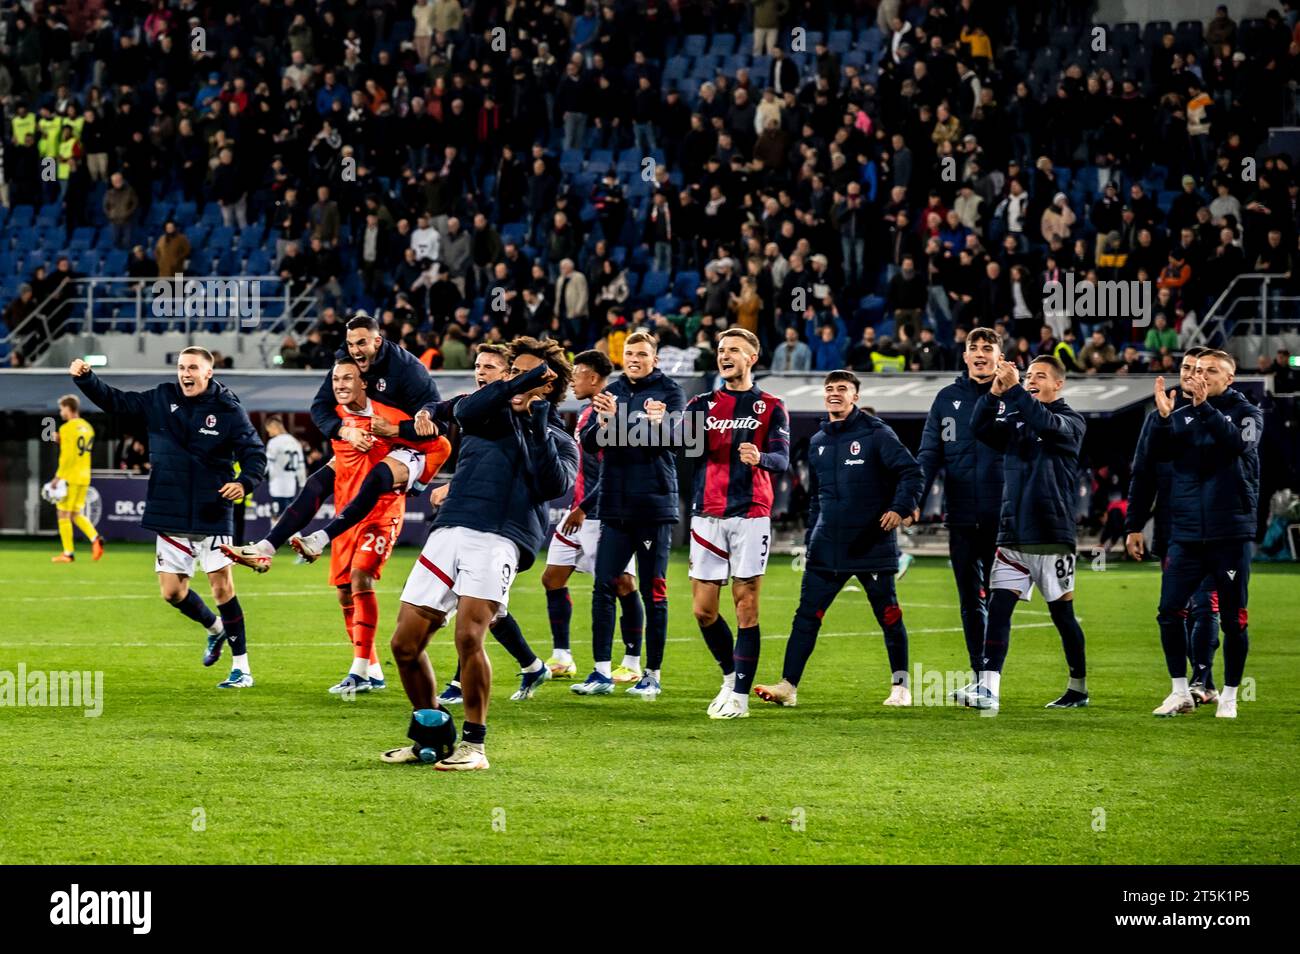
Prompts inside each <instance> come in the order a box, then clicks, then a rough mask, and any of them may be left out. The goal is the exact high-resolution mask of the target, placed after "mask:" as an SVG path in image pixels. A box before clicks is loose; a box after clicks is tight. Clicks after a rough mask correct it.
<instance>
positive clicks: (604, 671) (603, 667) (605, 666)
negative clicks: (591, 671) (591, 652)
mask: <svg viewBox="0 0 1300 954" xmlns="http://www.w3.org/2000/svg"><path fill="white" fill-rule="evenodd" d="M596 672H598V673H600V674H601V675H602V676H604V677H605V678H606V679H608V678H609V673H610V666H609V660H606V661H605V662H598V663H596Z"/></svg>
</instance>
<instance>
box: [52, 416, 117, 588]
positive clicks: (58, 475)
mask: <svg viewBox="0 0 1300 954" xmlns="http://www.w3.org/2000/svg"><path fill="white" fill-rule="evenodd" d="M59 417H61V418H62V419H63V423H62V424H60V425H59V430H58V432H57V433H56V437H58V440H59V469H58V470H57V471H55V474H54V479H53V480H51V481H50V482H49V483H48V484H46V485H45V491H44V494H45V495H46V496H47V498H48V499H49V500H50V501H51V502H52V503H54V505H55V506H56V507H57V508H58V518H59V541H60V542H61V543H62V544H63V552H62V553H56V554H55V555H54V556H53V557H51V558H50V560H51V562H53V563H71V562H72V561H73V560H74V559H75V558H76V556H75V553H74V551H73V543H72V527H73V524H75V525H76V527H77V529H78V530H80V531H81V532H82V533H84V534H85V535H86V539H87V540H89V541H90V557H91V559H92V560H98V559H99V558H100V557H102V556H103V555H104V538H103V537H101V536H100V535H99V531H98V530H96V529H95V525H94V524H93V523H91V522H90V520H89V519H88V518H87V517H86V494H87V493H89V492H90V449H91V448H92V447H93V446H94V444H95V429H94V428H93V427H91V426H90V422H89V421H87V420H86V419H85V418H84V417H82V416H81V400H80V399H79V398H78V397H77V396H76V395H75V394H65V395H63V397H61V398H59Z"/></svg>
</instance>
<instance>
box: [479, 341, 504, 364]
mask: <svg viewBox="0 0 1300 954" xmlns="http://www.w3.org/2000/svg"><path fill="white" fill-rule="evenodd" d="M478 354H494V355H496V356H497V357H498V358H500V359H501V360H502V361H504V362H505V363H506V364H507V365H508V364H510V346H509V345H507V344H501V343H499V342H496V341H484V342H483V343H482V344H480V345H479V346H478ZM476 356H477V355H476Z"/></svg>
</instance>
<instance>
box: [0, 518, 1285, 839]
mask: <svg viewBox="0 0 1300 954" xmlns="http://www.w3.org/2000/svg"><path fill="white" fill-rule="evenodd" d="M78 543H79V547H80V548H81V549H80V552H79V558H78V561H77V563H75V564H74V565H71V566H55V565H51V564H50V563H49V562H48V561H49V555H50V553H51V552H52V547H51V545H50V544H49V543H5V544H3V545H0V586H3V589H4V593H5V597H4V600H3V603H4V612H3V614H0V670H6V671H10V672H16V671H17V667H18V665H19V664H20V663H21V664H25V666H26V668H27V670H28V671H29V672H31V671H36V670H42V671H50V670H74V669H75V670H102V671H103V673H104V690H103V712H102V715H101V716H100V717H98V718H86V717H85V716H84V715H83V713H82V711H81V710H79V709H71V708H52V707H47V708H17V707H15V708H8V707H5V708H0V752H3V753H4V755H3V758H0V790H2V791H3V792H4V793H5V795H4V798H3V799H0V863H5V864H14V863H145V862H149V863H173V864H174V863H179V864H202V863H240V862H254V863H259V862H276V863H296V862H315V863H332V862H355V861H364V862H386V863H434V862H437V863H455V862H473V863H495V862H515V863H557V862H584V863H603V862H634V863H655V862H721V863H768V862H799V863H828V862H859V863H949V862H955V863H986V864H987V863H993V864H1010V863H1075V862H1080V863H1082V862H1088V863H1158V864H1179V863H1210V864H1218V863H1278V862H1282V863H1296V862H1297V861H1300V850H1298V849H1297V841H1298V839H1297V813H1296V811H1295V801H1294V778H1295V774H1294V773H1295V753H1296V740H1297V732H1296V727H1297V723H1296V714H1297V707H1298V702H1300V695H1297V687H1298V686H1300V678H1297V677H1300V657H1298V648H1300V647H1298V640H1297V633H1298V628H1297V624H1296V620H1297V619H1298V618H1300V585H1298V584H1300V574H1297V573H1296V572H1295V571H1294V570H1293V569H1286V568H1280V567H1261V566H1258V565H1257V566H1256V568H1255V572H1254V577H1253V579H1252V593H1251V615H1252V619H1251V623H1252V625H1251V635H1252V638H1253V644H1254V645H1253V646H1252V650H1251V655H1250V660H1249V663H1248V666H1247V676H1248V677H1250V678H1252V679H1253V680H1254V683H1253V690H1254V700H1253V701H1245V702H1243V703H1242V704H1241V715H1240V717H1239V718H1238V719H1237V720H1236V721H1235V722H1233V721H1228V720H1224V719H1215V718H1214V717H1213V711H1210V710H1205V709H1203V710H1202V711H1200V712H1198V713H1197V714H1195V715H1193V716H1185V717H1181V718H1177V719H1172V720H1160V719H1155V718H1153V717H1152V716H1151V714H1150V713H1151V709H1152V708H1153V707H1154V706H1155V705H1156V704H1157V703H1159V702H1160V700H1161V699H1162V698H1163V697H1164V695H1165V693H1166V692H1167V691H1168V680H1167V678H1166V675H1165V672H1164V665H1163V660H1162V656H1161V653H1160V647H1159V641H1158V637H1157V633H1156V628H1155V622H1154V615H1155V602H1156V596H1157V589H1158V581H1159V572H1158V570H1157V569H1156V567H1155V566H1154V565H1146V566H1141V567H1135V566H1131V565H1122V566H1116V565H1114V564H1112V565H1111V567H1110V568H1109V569H1108V570H1107V571H1105V572H1089V571H1088V570H1087V569H1086V567H1087V561H1086V560H1085V561H1082V562H1083V567H1084V569H1083V570H1082V572H1081V573H1080V575H1079V582H1078V604H1077V605H1078V612H1079V615H1080V617H1081V619H1082V622H1083V627H1084V630H1085V632H1086V633H1087V637H1088V656H1089V664H1090V670H1089V683H1090V688H1091V691H1092V700H1093V705H1092V708H1090V709H1087V710H1082V711H1068V712H1049V711H1044V710H1043V708H1042V706H1043V704H1044V703H1045V702H1047V701H1049V700H1050V699H1052V698H1054V697H1055V696H1056V695H1057V694H1058V693H1059V692H1060V691H1061V689H1063V688H1064V684H1065V669H1064V660H1063V658H1062V655H1061V649H1060V644H1059V641H1058V639H1057V636H1056V633H1055V631H1054V630H1053V629H1052V628H1051V624H1050V622H1049V620H1048V618H1047V614H1046V612H1045V607H1044V605H1043V604H1042V602H1041V601H1039V600H1036V601H1035V602H1033V603H1030V604H1028V605H1027V606H1022V608H1021V609H1020V611H1019V612H1018V613H1017V617H1016V627H1015V629H1014V631H1013V638H1012V644H1011V653H1010V658H1009V660H1008V667H1007V670H1006V674H1005V677H1004V680H1003V696H1002V698H1003V706H1004V708H1003V711H1002V713H1001V715H1000V716H998V717H997V718H985V717H981V716H979V715H978V714H976V713H975V712H973V711H968V710H962V709H957V708H952V707H938V706H917V707H915V708H912V709H910V710H890V709H886V708H883V707H882V706H881V705H880V703H881V701H882V700H883V699H884V697H885V696H886V694H887V692H888V670H887V664H886V661H885V654H884V646H883V643H882V640H881V637H880V633H879V630H878V628H877V627H876V625H875V622H874V620H873V619H872V617H871V614H870V610H869V608H868V607H867V604H866V600H865V597H864V595H863V594H862V593H861V592H860V591H856V590H853V591H847V592H845V593H844V594H842V595H841V597H840V599H839V601H838V602H837V603H836V604H835V606H834V607H833V608H832V609H831V611H830V612H829V613H828V614H827V617H826V621H825V626H824V628H823V634H822V639H821V641H820V643H819V645H818V647H817V651H816V653H815V654H814V655H813V658H812V660H811V663H810V665H809V667H808V671H807V674H806V676H805V678H804V682H803V685H802V687H801V688H800V697H799V702H800V704H799V707H798V708H796V709H790V710H783V709H777V708H774V707H770V706H767V705H765V704H763V703H761V702H760V701H759V700H757V699H755V700H754V702H753V705H752V707H751V711H752V715H751V717H750V718H749V719H748V720H744V721H738V722H716V721H711V720H709V719H708V718H707V717H706V716H705V713H704V709H705V706H706V705H707V704H708V702H709V700H710V699H711V698H712V697H713V695H714V692H715V691H716V688H717V685H718V673H717V670H716V667H715V665H714V663H713V661H712V660H711V658H710V657H709V655H708V652H707V651H706V649H705V647H704V645H703V643H702V641H701V639H700V637H699V633H698V629H697V627H696V625H695V622H694V620H693V618H692V616H691V607H690V599H689V585H688V581H687V579H686V563H685V559H684V557H681V556H677V557H675V558H674V562H673V565H672V569H671V573H670V580H669V593H670V600H671V623H670V629H669V640H670V641H669V645H668V652H667V658H666V662H665V667H664V688H665V692H664V695H663V696H662V697H661V698H660V699H659V700H658V701H657V702H653V703H645V702H642V701H640V700H638V699H635V698H633V697H630V696H627V695H626V694H624V693H623V692H622V691H619V692H617V693H616V694H615V695H614V696H609V697H604V698H594V699H580V698H578V697H575V696H573V695H572V694H571V693H570V692H569V691H568V688H567V683H564V682H552V683H550V684H548V685H547V686H546V687H545V688H544V689H543V690H542V691H541V693H540V695H539V696H538V697H537V698H536V699H534V700H533V701H531V702H528V703H512V702H510V701H509V699H508V696H509V694H510V693H511V692H512V691H513V689H514V688H515V686H516V684H517V683H516V679H515V676H514V667H513V663H512V661H511V660H510V659H509V657H508V656H506V655H505V653H504V652H503V651H502V650H501V649H500V647H499V646H496V645H495V644H494V643H493V644H491V648H490V650H489V654H490V656H491V658H492V662H493V665H494V667H495V673H496V677H495V683H494V686H493V692H492V708H491V712H490V718H489V733H488V753H489V756H490V758H491V761H492V769H491V771H488V772H478V773H469V774H463V775H462V774H457V775H452V774H446V773H440V772H435V771H432V770H431V769H429V768H428V767H425V766H392V765H385V764H383V763H381V762H380V761H379V760H378V755H379V753H380V751H381V750H383V749H384V748H387V747H390V746H393V745H397V744H400V743H401V742H402V741H403V739H404V735H405V729H406V723H407V719H408V715H409V709H408V708H407V706H406V701H405V697H404V696H403V694H402V690H401V686H400V682H399V681H398V680H397V678H396V673H395V672H393V670H392V664H391V661H390V660H389V659H388V654H387V646H386V643H387V636H388V634H389V633H390V632H391V623H392V620H393V619H394V617H395V614H396V609H397V595H398V593H399V592H400V590H401V586H402V583H403V582H404V580H405V578H406V574H407V571H408V570H409V568H410V566H411V564H412V562H413V561H414V559H415V551H414V550H410V549H405V550H400V551H398V552H397V553H396V554H395V556H394V558H393V560H392V563H391V564H390V565H389V567H388V569H387V572H386V574H385V576H384V580H383V582H382V583H381V589H380V611H381V625H380V636H381V646H382V647H383V649H382V655H383V656H384V659H385V668H386V669H387V670H388V671H389V688H388V690H387V691H386V692H384V693H381V694H376V695H374V696H372V697H362V698H360V699H358V700H357V701H356V702H353V703H347V702H343V701H340V700H339V699H338V698H337V697H334V696H330V695H328V694H327V693H326V691H325V690H326V688H327V687H328V686H329V685H331V684H332V683H334V682H336V681H337V680H338V679H339V677H340V676H341V675H342V674H343V673H344V671H345V669H346V667H347V663H348V661H349V657H350V648H349V646H348V645H347V643H346V642H345V640H344V636H343V632H342V623H341V620H340V616H339V612H338V609H337V606H336V604H335V601H334V597H333V593H332V592H331V590H330V589H329V588H328V587H327V586H326V585H325V570H324V569H323V568H322V567H320V566H314V567H309V566H301V565H297V566H296V565H293V564H292V562H291V561H290V560H287V559H282V560H281V561H280V562H279V563H278V564H277V566H276V567H275V569H273V570H272V571H271V573H269V574H267V575H265V576H254V575H253V574H252V573H249V572H246V571H243V570H239V569H238V568H237V570H236V572H237V573H238V577H237V583H238V591H239V593H240V598H241V602H242V604H243V606H244V610H245V614H246V617H247V619H248V623H249V639H250V652H251V658H252V663H253V671H254V674H255V676H256V679H257V685H256V687H255V688H253V689H250V690H244V691H240V692H228V691H224V690H218V689H216V688H215V684H216V683H217V682H218V681H219V680H220V678H221V677H222V676H224V675H225V672H226V666H227V664H228V661H229V656H228V654H227V655H226V656H225V657H223V659H222V661H221V663H219V664H218V666H217V667H214V668H213V669H210V670H207V669H203V668H202V667H201V665H200V663H199V659H200V656H201V654H202V646H203V639H202V633H201V631H200V630H199V629H198V627H197V626H196V625H195V624H193V623H190V622H189V621H187V620H185V619H183V618H182V617H181V616H180V615H179V614H178V613H177V612H176V611H175V610H173V609H171V608H170V607H168V606H166V605H164V604H163V603H162V602H161V600H160V599H159V598H158V595H157V589H156V584H155V582H154V579H153V573H152V552H151V550H150V548H148V547H144V546H128V545H123V544H119V545H116V546H112V547H111V548H110V549H109V552H108V555H107V556H106V558H105V560H104V561H103V562H101V563H98V564H96V563H92V562H90V560H89V553H88V548H86V547H85V546H84V545H82V542H81V541H79V542H78ZM573 582H574V583H575V584H577V585H575V586H573V587H572V592H573V594H574V603H575V614H574V618H575V626H574V636H575V638H574V648H575V650H576V652H577V655H578V661H579V668H580V670H582V668H583V667H584V666H585V665H589V663H590V648H589V644H588V638H589V633H590V625H589V620H590V617H589V607H590V589H589V578H585V577H575V579H574V581H573ZM798 586H799V575H798V573H797V572H796V571H795V570H794V568H793V567H792V565H791V560H790V558H789V557H776V558H775V559H774V560H773V562H772V565H771V566H770V568H769V571H768V575H767V578H766V580H765V583H764V598H763V601H762V614H763V624H764V630H765V632H766V634H767V635H766V637H765V639H764V642H763V658H762V661H761V665H760V667H759V672H760V681H772V680H775V679H776V678H778V676H779V672H780V663H781V657H782V653H783V651H784V645H785V638H784V634H785V633H787V632H788V630H789V623H790V618H791V615H792V613H793V611H794V608H795V601H796V599H797V595H798ZM198 589H199V591H200V592H201V593H202V594H203V596H204V597H205V598H207V596H208V593H207V588H206V581H201V582H199V584H198ZM900 593H901V602H902V605H903V610H904V619H905V621H906V623H907V624H908V627H909V630H910V634H911V650H912V664H913V668H914V670H915V667H916V665H917V664H920V665H921V666H922V669H923V670H924V671H926V672H929V671H946V670H956V669H959V668H961V667H962V666H964V665H965V660H964V653H963V651H962V637H961V632H960V628H959V619H958V614H957V609H956V606H955V593H954V590H953V584H952V579H951V576H950V573H949V570H948V567H947V564H946V561H944V560H940V559H922V560H919V561H918V563H917V564H916V565H915V566H914V568H913V569H912V571H911V573H910V574H909V575H908V576H907V578H906V579H905V580H904V581H903V582H902V583H901V584H900ZM726 598H727V597H726V594H724V599H726ZM511 609H512V610H514V612H515V614H516V615H517V617H518V618H519V620H520V623H521V625H522V626H523V628H524V630H525V633H526V635H527V636H528V637H529V639H530V641H531V642H532V644H533V646H534V648H535V649H536V650H537V651H538V652H539V653H540V654H542V656H543V657H545V655H547V653H548V651H549V648H550V635H549V629H548V627H547V623H546V614H545V601H544V598H543V595H542V591H541V585H540V580H539V572H538V570H537V569H534V570H532V571H530V572H528V573H526V574H524V575H523V576H522V578H521V579H520V580H519V581H518V583H517V584H516V585H515V587H514V590H513V593H512V602H511ZM617 647H618V644H617V642H616V646H615V648H616V651H617ZM432 654H433V661H434V666H435V669H436V671H437V672H438V675H439V678H440V680H442V679H446V678H447V677H448V675H449V674H450V671H451V668H452V666H453V662H452V649H451V644H450V639H449V637H448V636H447V635H446V633H445V632H444V633H442V634H439V635H438V636H435V637H434V642H433V644H432ZM1216 669H1217V670H1218V672H1219V673H1220V674H1221V673H1222V666H1221V664H1219V665H1217V666H1216ZM584 671H585V670H584ZM913 688H914V692H915V693H916V694H917V695H918V696H921V695H922V690H923V689H924V687H923V686H920V685H915V684H914V687H913ZM931 695H933V693H931ZM918 701H921V700H920V699H918Z"/></svg>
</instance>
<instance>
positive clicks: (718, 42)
mask: <svg viewBox="0 0 1300 954" xmlns="http://www.w3.org/2000/svg"><path fill="white" fill-rule="evenodd" d="M709 52H710V53H713V54H715V55H718V56H730V55H731V54H732V53H735V52H736V37H735V36H734V35H733V34H731V33H719V34H718V35H717V36H715V37H714V38H713V42H712V43H711V44H710V45H709Z"/></svg>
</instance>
